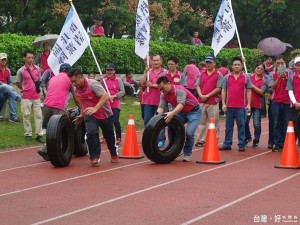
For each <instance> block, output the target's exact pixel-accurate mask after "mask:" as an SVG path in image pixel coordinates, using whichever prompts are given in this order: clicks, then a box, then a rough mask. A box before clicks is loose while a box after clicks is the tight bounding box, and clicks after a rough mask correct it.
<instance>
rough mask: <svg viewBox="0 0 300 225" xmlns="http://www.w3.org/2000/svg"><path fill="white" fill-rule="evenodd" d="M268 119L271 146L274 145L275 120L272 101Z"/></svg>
mask: <svg viewBox="0 0 300 225" xmlns="http://www.w3.org/2000/svg"><path fill="white" fill-rule="evenodd" d="M268 118H269V140H268V144H269V145H274V134H273V131H274V119H273V113H272V101H271V100H269V109H268Z"/></svg>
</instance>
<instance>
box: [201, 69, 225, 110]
mask: <svg viewBox="0 0 300 225" xmlns="http://www.w3.org/2000/svg"><path fill="white" fill-rule="evenodd" d="M222 79H223V76H222V74H221V73H219V71H218V70H217V69H215V70H214V72H213V73H212V74H211V75H208V74H207V69H205V70H204V71H203V72H202V73H201V74H200V77H199V79H198V80H197V82H196V86H199V87H200V88H201V93H202V95H207V94H209V93H210V92H212V91H213V90H214V89H216V88H220V87H221V84H222ZM198 100H199V102H200V103H205V104H210V105H215V104H217V103H219V96H218V94H217V95H215V96H211V97H210V98H208V99H207V100H206V101H205V102H202V100H201V98H200V97H199V98H198Z"/></svg>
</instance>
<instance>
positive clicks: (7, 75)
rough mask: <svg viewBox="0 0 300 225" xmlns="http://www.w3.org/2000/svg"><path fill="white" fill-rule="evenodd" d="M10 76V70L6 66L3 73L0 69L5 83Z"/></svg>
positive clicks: (0, 76) (1, 78) (0, 74)
mask: <svg viewBox="0 0 300 225" xmlns="http://www.w3.org/2000/svg"><path fill="white" fill-rule="evenodd" d="M8 77H9V70H8V69H7V68H6V67H5V69H4V73H3V72H2V70H1V69H0V81H1V82H2V83H3V84H7V79H8Z"/></svg>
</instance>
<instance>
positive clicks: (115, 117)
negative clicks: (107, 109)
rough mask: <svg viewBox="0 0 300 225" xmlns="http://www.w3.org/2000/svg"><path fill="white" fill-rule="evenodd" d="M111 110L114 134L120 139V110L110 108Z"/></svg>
mask: <svg viewBox="0 0 300 225" xmlns="http://www.w3.org/2000/svg"><path fill="white" fill-rule="evenodd" d="M112 111H113V121H114V126H115V130H116V136H117V138H120V139H121V124H120V121H119V117H120V111H121V110H120V109H119V108H112Z"/></svg>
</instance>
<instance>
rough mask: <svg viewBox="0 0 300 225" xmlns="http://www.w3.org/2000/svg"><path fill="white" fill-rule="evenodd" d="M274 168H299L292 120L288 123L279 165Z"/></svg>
mask: <svg viewBox="0 0 300 225" xmlns="http://www.w3.org/2000/svg"><path fill="white" fill-rule="evenodd" d="M275 168H284V169H300V166H299V159H298V152H297V147H296V138H295V133H294V124H293V121H290V122H289V124H288V128H287V131H286V135H285V140H284V146H283V152H282V156H281V162H280V165H279V166H275Z"/></svg>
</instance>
